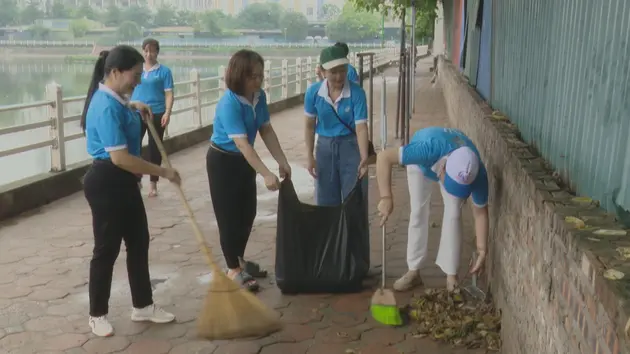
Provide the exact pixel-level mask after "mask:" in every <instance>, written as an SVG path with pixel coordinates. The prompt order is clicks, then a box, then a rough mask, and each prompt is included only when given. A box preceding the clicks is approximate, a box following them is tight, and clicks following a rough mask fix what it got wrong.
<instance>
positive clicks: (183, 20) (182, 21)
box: [156, 10, 197, 26]
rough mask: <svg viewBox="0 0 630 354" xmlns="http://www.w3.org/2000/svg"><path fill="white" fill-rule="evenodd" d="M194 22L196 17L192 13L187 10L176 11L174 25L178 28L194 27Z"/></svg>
mask: <svg viewBox="0 0 630 354" xmlns="http://www.w3.org/2000/svg"><path fill="white" fill-rule="evenodd" d="M156 17H157V16H156ZM196 22H197V15H196V14H195V13H194V12H192V11H188V10H180V11H177V15H176V16H175V23H176V24H177V25H178V26H194V25H195V23H196Z"/></svg>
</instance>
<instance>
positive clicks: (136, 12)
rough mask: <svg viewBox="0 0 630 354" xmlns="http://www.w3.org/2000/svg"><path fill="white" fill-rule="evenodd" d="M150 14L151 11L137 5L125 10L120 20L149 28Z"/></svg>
mask: <svg viewBox="0 0 630 354" xmlns="http://www.w3.org/2000/svg"><path fill="white" fill-rule="evenodd" d="M150 14H151V10H150V9H149V8H148V7H147V6H145V5H142V4H139V5H132V6H130V7H129V8H127V9H125V11H124V12H123V13H122V16H121V18H122V21H123V22H134V23H136V24H138V25H139V26H140V27H149V26H150V25H151V23H152V21H153V19H152V18H151V15H150ZM121 25H122V24H121Z"/></svg>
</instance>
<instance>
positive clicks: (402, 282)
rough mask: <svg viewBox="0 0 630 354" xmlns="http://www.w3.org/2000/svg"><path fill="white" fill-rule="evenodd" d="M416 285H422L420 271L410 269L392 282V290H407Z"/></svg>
mask: <svg viewBox="0 0 630 354" xmlns="http://www.w3.org/2000/svg"><path fill="white" fill-rule="evenodd" d="M418 285H422V278H421V277H420V272H419V271H417V270H410V271H408V272H407V273H405V274H404V275H403V276H402V277H400V279H398V280H396V281H395V282H394V290H396V291H407V290H409V289H411V288H413V287H414V286H418Z"/></svg>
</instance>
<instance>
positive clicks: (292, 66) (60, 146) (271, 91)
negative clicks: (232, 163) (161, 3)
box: [0, 48, 399, 172]
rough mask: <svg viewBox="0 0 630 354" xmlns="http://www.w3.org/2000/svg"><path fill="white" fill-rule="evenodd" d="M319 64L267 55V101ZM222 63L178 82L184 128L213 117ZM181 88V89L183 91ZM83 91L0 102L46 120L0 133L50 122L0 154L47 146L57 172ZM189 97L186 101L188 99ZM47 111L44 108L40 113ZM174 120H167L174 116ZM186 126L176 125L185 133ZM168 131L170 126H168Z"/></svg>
mask: <svg viewBox="0 0 630 354" xmlns="http://www.w3.org/2000/svg"><path fill="white" fill-rule="evenodd" d="M374 53H375V55H374V56H373V62H371V63H370V65H369V67H370V68H372V67H374V68H378V67H379V66H381V65H384V64H387V63H389V62H391V61H395V60H398V57H399V53H398V49H397V48H387V49H382V50H377V51H374ZM350 58H351V63H353V64H355V66H356V59H357V56H356V54H353V55H351V56H350ZM318 64H319V58H313V57H308V58H296V59H292V60H289V59H284V60H283V61H282V64H281V66H280V67H272V65H271V62H270V61H267V62H266V65H265V80H264V86H263V87H264V90H265V93H266V94H267V97H268V100H269V102H277V101H281V100H285V99H287V98H289V97H292V96H295V95H299V94H302V93H304V92H305V91H306V88H307V87H308V86H309V85H310V84H311V83H312V82H313V81H315V80H317V75H316V74H315V69H316V67H317V65H318ZM224 72H225V67H224V66H221V67H219V74H218V76H216V77H206V78H201V77H200V75H199V71H197V70H196V69H193V70H191V71H190V79H189V80H186V81H180V82H177V83H176V84H175V85H176V90H175V104H174V107H173V111H172V115H171V116H172V117H174V116H176V115H182V114H184V113H188V112H192V118H193V124H192V127H188V128H189V129H187V130H185V131H190V130H194V129H199V128H201V127H203V126H207V125H210V124H212V118H210V119H204V116H211V117H213V116H214V114H213V112H208V113H206V114H204V113H205V112H204V111H203V108H205V107H212V106H214V105H215V104H216V103H217V102H218V100H219V98H220V97H221V94H222V93H223V92H224V91H225V82H224V79H223V74H224ZM182 86H184V87H188V90H181V89H180V87H182ZM182 92H184V93H182ZM84 100H85V96H75V97H64V95H63V89H62V87H61V86H60V85H58V84H56V83H51V84H49V85H47V86H46V99H45V100H44V101H39V102H31V103H23V104H15V105H8V106H0V114H3V113H16V112H20V111H23V110H27V109H42V110H43V112H42V115H43V116H45V117H47V119H45V120H41V121H36V122H27V123H25V124H17V125H13V126H9V127H0V139H2V136H6V135H8V134H15V133H24V132H27V131H32V130H34V129H41V128H49V134H48V137H47V138H45V139H43V140H40V141H37V142H33V143H28V144H24V145H21V146H17V147H11V148H9V149H7V150H0V159H1V158H3V157H7V156H11V155H16V154H20V153H24V152H27V151H32V150H36V149H41V148H47V147H50V154H51V155H50V157H51V159H50V161H51V166H50V171H51V172H59V171H64V170H65V169H66V157H67V156H66V143H67V142H70V141H74V140H78V139H82V138H83V137H84V134H83V132H81V131H80V129H78V121H79V120H80V118H81V110H80V109H77V110H75V111H74V112H73V114H68V113H66V109H65V108H68V107H69V106H72V105H73V104H74V105H75V107H76V104H80V107H81V108H82V106H83V103H84ZM185 101H188V103H189V104H186V103H187V102H185ZM44 112H45V113H44ZM172 121H173V120H171V122H172ZM68 123H74V124H73V125H74V126H72V127H71V128H72V129H69V130H74V131H75V132H74V133H70V132H68V133H66V131H65V130H66V128H68V126H67V125H66V124H68ZM185 131H179V132H178V133H183V132H185ZM166 137H168V131H167V132H166Z"/></svg>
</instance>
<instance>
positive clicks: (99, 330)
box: [89, 316, 114, 337]
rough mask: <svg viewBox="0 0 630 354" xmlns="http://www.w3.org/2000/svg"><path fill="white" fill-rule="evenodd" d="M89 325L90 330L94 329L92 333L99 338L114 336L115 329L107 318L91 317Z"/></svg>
mask: <svg viewBox="0 0 630 354" xmlns="http://www.w3.org/2000/svg"><path fill="white" fill-rule="evenodd" d="M89 324H90V328H92V333H94V334H95V335H97V336H99V337H111V336H113V335H114V327H112V325H111V323H109V321H108V320H107V317H106V316H101V317H92V316H90V319H89Z"/></svg>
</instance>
